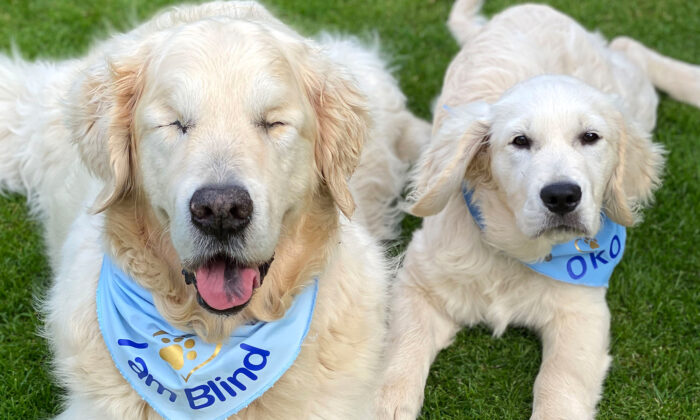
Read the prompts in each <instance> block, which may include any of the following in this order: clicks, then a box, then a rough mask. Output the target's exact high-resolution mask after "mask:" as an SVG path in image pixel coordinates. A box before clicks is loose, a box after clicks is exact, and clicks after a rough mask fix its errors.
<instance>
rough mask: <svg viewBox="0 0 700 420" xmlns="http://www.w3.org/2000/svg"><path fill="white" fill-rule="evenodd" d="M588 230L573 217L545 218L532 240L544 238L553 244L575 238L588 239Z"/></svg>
mask: <svg viewBox="0 0 700 420" xmlns="http://www.w3.org/2000/svg"><path fill="white" fill-rule="evenodd" d="M589 233H590V230H589V229H588V228H587V227H586V226H585V225H584V224H583V223H581V221H580V220H579V218H578V217H575V216H564V217H561V216H556V217H549V218H547V220H546V222H545V223H544V225H543V226H542V227H541V228H540V229H539V230H538V231H537V233H536V234H535V235H534V238H546V239H548V240H549V241H551V242H553V243H564V242H568V241H571V240H573V239H575V238H580V237H588V236H589Z"/></svg>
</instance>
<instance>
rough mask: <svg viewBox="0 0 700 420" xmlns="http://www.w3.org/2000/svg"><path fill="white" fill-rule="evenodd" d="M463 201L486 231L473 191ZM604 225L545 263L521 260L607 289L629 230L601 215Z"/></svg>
mask: <svg viewBox="0 0 700 420" xmlns="http://www.w3.org/2000/svg"><path fill="white" fill-rule="evenodd" d="M462 195H463V197H464V202H465V204H466V205H467V209H469V214H470V215H471V217H472V219H474V223H476V225H477V226H478V227H479V230H481V231H483V230H484V229H485V227H486V226H485V224H484V217H483V214H482V212H481V209H480V208H479V206H478V205H477V204H476V203H475V202H474V190H473V189H470V188H469V187H468V186H467V184H466V182H465V183H464V185H463V186H462ZM601 218H602V224H601V227H600V229H599V230H598V233H597V234H596V235H595V236H594V237H593V238H576V239H574V240H572V241H570V242H566V243H563V244H558V245H555V246H553V247H552V251H551V253H550V254H549V255H547V256H546V257H545V258H544V260H543V261H535V262H527V261H520V262H521V263H523V264H524V265H526V266H527V267H529V268H530V269H532V270H533V271H536V272H538V273H540V274H543V275H545V276H547V277H549V278H552V279H554V280H557V281H561V282H564V283H571V284H576V285H582V286H590V287H608V284H609V280H610V276H611V275H612V272H613V270H614V269H615V266H616V265H617V264H618V263H619V262H620V260H621V259H622V254H623V252H624V250H625V240H626V238H627V231H626V230H625V227H624V226H621V225H619V224H617V223H615V222H613V221H612V220H610V219H609V218H608V217H607V216H606V215H605V214H604V213H601Z"/></svg>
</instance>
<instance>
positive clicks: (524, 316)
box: [378, 0, 700, 420]
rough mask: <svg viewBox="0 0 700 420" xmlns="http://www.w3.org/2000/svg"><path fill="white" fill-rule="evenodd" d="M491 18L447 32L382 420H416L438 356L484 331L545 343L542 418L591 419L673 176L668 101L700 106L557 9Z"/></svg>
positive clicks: (685, 75)
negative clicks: (651, 211) (644, 238)
mask: <svg viewBox="0 0 700 420" xmlns="http://www.w3.org/2000/svg"><path fill="white" fill-rule="evenodd" d="M480 3H481V2H479V1H476V0H459V1H457V2H456V3H455V5H454V6H453V9H452V12H451V15H450V18H449V28H450V29H451V31H452V33H453V34H454V35H455V37H456V38H457V40H458V41H459V42H460V44H461V45H462V49H461V51H460V52H459V53H458V55H457V56H456V57H455V58H454V60H453V61H452V63H451V64H450V66H449V68H448V70H447V74H446V76H445V81H444V86H443V89H442V93H441V95H440V97H439V100H438V101H437V104H436V110H435V119H434V124H433V136H432V140H431V143H430V144H429V146H427V148H426V150H425V152H424V154H423V156H422V158H421V159H420V160H419V163H418V165H417V170H416V173H415V177H414V186H415V190H414V192H413V193H412V200H411V201H412V207H411V208H410V211H411V212H412V213H413V214H414V215H417V216H423V217H425V219H424V220H423V226H422V229H420V230H419V231H417V232H416V233H414V236H413V239H412V241H411V243H410V245H409V247H408V249H407V251H406V254H405V258H404V262H403V267H402V268H401V270H400V272H399V273H398V276H397V280H396V284H395V285H394V289H393V291H392V298H391V302H392V303H391V305H390V307H391V312H392V315H391V325H390V333H389V335H390V344H389V352H390V353H389V356H388V357H389V361H388V363H389V366H388V368H387V371H386V376H385V379H384V385H383V389H382V392H381V393H380V395H379V403H378V408H379V417H380V418H391V419H414V418H416V417H417V416H418V414H419V412H420V408H421V404H422V401H423V388H424V385H425V381H426V378H427V375H428V371H429V368H430V364H431V363H432V361H433V360H434V358H435V356H436V354H437V353H438V352H439V351H440V350H441V349H443V348H445V347H446V346H448V345H449V344H450V342H451V341H452V340H453V338H454V336H455V334H456V333H457V332H458V331H459V330H460V329H461V328H462V327H464V326H472V325H475V324H480V323H483V324H486V325H488V326H490V327H491V328H492V329H493V333H494V335H496V336H498V335H500V334H502V333H503V332H504V330H505V329H506V328H507V327H508V326H509V325H518V326H526V327H530V328H532V329H534V330H536V331H537V332H538V333H539V335H540V337H541V340H542V347H543V351H542V363H541V368H540V371H539V374H538V375H537V379H536V380H535V384H534V403H533V411H532V417H531V418H533V419H567V420H572V419H592V418H593V417H594V416H595V412H596V404H597V403H598V400H599V399H600V396H601V391H602V385H603V381H604V378H605V375H606V371H607V369H608V366H609V364H610V360H611V358H610V356H609V354H608V349H609V336H610V333H609V329H610V312H609V310H608V307H607V304H606V299H605V294H606V290H607V279H608V277H609V275H610V273H611V272H612V268H613V266H614V265H615V264H616V263H617V262H618V261H619V259H620V258H621V257H622V251H623V250H624V248H623V247H624V227H625V226H633V225H634V224H635V223H637V222H638V221H639V220H640V210H641V209H642V208H643V207H644V206H645V205H646V204H648V203H649V202H650V201H651V199H652V193H653V192H654V190H655V189H656V188H657V187H658V186H659V183H660V174H661V171H662V167H663V164H664V150H663V148H662V147H661V146H660V145H658V144H655V143H653V142H652V141H651V139H650V132H651V131H652V129H653V128H654V125H655V119H656V106H657V103H658V98H657V95H656V92H655V91H654V85H656V86H658V87H660V88H663V89H665V90H667V91H668V92H669V94H670V95H671V96H673V97H675V98H678V99H680V100H684V101H687V102H690V103H694V104H696V105H698V104H699V102H698V101H699V100H700V68H698V67H697V66H691V65H688V64H685V63H680V62H677V61H674V60H671V59H669V58H666V57H662V56H660V55H658V54H657V53H655V52H652V51H650V50H648V49H646V47H644V46H642V45H641V44H639V43H637V42H636V41H633V40H630V39H627V38H620V39H616V40H614V41H613V42H612V43H610V44H608V43H607V42H606V41H605V40H604V39H602V37H600V36H599V35H596V34H592V33H590V32H587V31H586V30H584V29H583V28H582V27H581V26H580V25H579V24H577V23H576V22H575V21H573V20H572V19H571V18H569V17H567V16H565V15H563V14H561V13H559V12H557V11H555V10H553V9H552V8H550V7H547V6H540V5H522V6H516V7H512V8H509V9H507V10H505V11H503V12H501V13H499V14H497V15H496V16H494V17H493V18H492V19H491V20H489V21H487V20H486V19H485V18H483V17H481V16H478V15H477V14H478V11H479V9H480ZM601 238H605V240H601ZM564 248H566V249H568V250H569V251H567V252H569V253H568V254H567V253H560V252H559V251H558V250H560V249H564ZM562 257H564V258H565V259H562ZM547 267H550V268H551V267H555V268H557V269H558V270H559V271H558V272H557V273H554V272H552V273H549V272H547V273H543V271H546V270H548V268H547ZM598 273H602V274H603V275H600V276H599V275H598ZM562 275H563V277H562Z"/></svg>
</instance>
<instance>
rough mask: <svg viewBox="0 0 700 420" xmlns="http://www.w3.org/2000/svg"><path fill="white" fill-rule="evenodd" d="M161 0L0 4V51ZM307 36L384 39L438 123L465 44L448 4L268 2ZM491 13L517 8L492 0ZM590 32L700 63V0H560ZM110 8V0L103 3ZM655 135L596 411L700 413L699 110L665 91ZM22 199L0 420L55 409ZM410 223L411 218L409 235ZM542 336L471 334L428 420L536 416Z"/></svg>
mask: <svg viewBox="0 0 700 420" xmlns="http://www.w3.org/2000/svg"><path fill="white" fill-rule="evenodd" d="M167 3H170V2H169V1H165V0H156V1H148V2H146V1H137V0H112V1H110V2H103V1H98V0H82V1H69V0H60V1H59V0H26V1H25V0H0V50H2V51H4V52H8V51H9V50H10V45H11V42H12V41H13V40H14V42H15V43H16V44H17V46H18V47H19V50H20V51H22V53H23V54H24V55H25V56H27V57H31V58H35V57H43V58H60V57H72V56H76V55H80V54H82V53H84V52H85V51H86V50H87V48H88V46H89V44H90V42H91V40H93V39H94V38H95V37H96V36H100V35H104V34H106V33H108V31H109V30H111V29H113V30H124V29H128V28H129V27H130V26H131V25H130V23H129V22H132V21H133V20H134V19H139V20H141V19H145V18H147V17H149V16H151V15H152V14H153V13H154V12H155V11H156V10H158V9H159V8H161V7H162V6H163V5H165V4H167ZM265 3H266V4H268V5H269V6H270V7H271V8H272V9H273V11H275V12H276V13H277V14H278V16H279V17H280V18H282V20H284V21H285V22H288V23H290V24H292V25H293V26H295V27H296V28H298V29H300V30H301V31H302V32H303V33H305V34H314V33H316V32H317V31H319V30H321V29H328V30H337V31H343V32H350V33H354V34H359V35H361V36H363V37H366V38H368V39H369V38H372V36H373V34H374V33H377V34H378V35H379V38H380V39H381V44H382V48H383V50H384V51H385V52H386V53H387V55H388V56H389V57H391V59H392V62H393V63H394V65H395V67H396V74H397V76H398V77H399V78H400V80H401V86H402V88H403V89H404V92H405V93H406V95H407V96H408V98H409V103H410V106H411V108H412V109H413V110H414V111H415V112H416V113H418V114H419V115H421V116H423V117H425V118H430V102H431V100H432V99H433V98H434V97H435V96H436V95H437V94H438V93H439V90H440V86H441V84H442V77H443V74H444V71H445V68H446V66H447V64H448V63H449V61H450V59H451V57H452V56H453V55H454V54H455V53H456V52H457V46H456V44H455V43H454V41H453V40H452V39H451V38H450V36H449V33H448V31H447V29H446V28H445V26H444V22H445V20H446V18H447V13H448V11H449V9H450V7H451V4H452V1H447V0H374V1H373V0H363V1H361V0H266V1H265ZM486 3H487V4H486V11H487V12H488V13H495V12H497V11H499V10H502V9H503V8H504V7H506V6H508V5H510V4H511V3H513V2H512V1H507V0H493V1H491V0H487V1H486ZM550 3H551V4H552V5H554V6H555V7H557V8H558V9H560V10H562V11H565V12H567V13H569V14H570V15H572V16H573V17H574V18H576V19H578V20H579V21H580V22H582V23H583V24H584V25H585V26H586V27H588V28H590V29H594V28H597V29H599V30H600V31H601V32H602V33H603V34H604V35H606V36H607V37H609V38H612V37H614V36H617V35H621V34H626V35H629V36H632V37H634V38H636V39H639V40H641V41H642V42H644V43H645V44H647V45H649V46H651V47H652V48H655V49H656V50H659V51H660V52H662V53H663V54H666V55H669V56H672V57H675V58H678V59H682V60H685V61H689V62H695V63H700V2H698V1H688V0H616V1H606V0H577V1H573V0H569V1H565V0H553V1H550ZM107 4H108V5H107ZM656 139H657V141H659V142H661V143H663V144H665V145H666V147H667V148H668V150H669V151H670V154H669V159H668V165H667V170H666V175H665V183H664V186H663V188H662V189H661V190H660V191H659V192H658V193H657V195H656V197H657V200H656V205H655V206H654V207H653V208H651V209H649V210H648V211H647V212H646V219H645V221H644V223H643V224H642V225H640V226H639V227H637V228H635V229H631V230H630V231H629V242H628V247H627V251H626V256H625V258H624V259H623V261H622V263H621V265H620V266H619V267H618V269H617V270H616V273H615V275H614V276H613V278H612V281H611V287H610V290H609V294H608V302H609V304H610V308H611V312H612V354H613V357H614V361H613V364H612V368H611V370H610V373H609V376H608V378H607V381H606V383H605V392H604V396H603V399H602V401H601V403H600V415H599V417H600V418H601V419H621V418H629V419H642V418H643V419H648V418H663V419H681V418H688V419H691V418H695V419H697V418H700V251H699V250H698V245H697V242H696V241H698V240H700V216H699V214H700V111H699V110H697V109H694V108H692V107H690V106H687V105H683V104H680V103H677V102H675V101H673V100H670V99H668V98H667V97H665V96H664V97H663V99H662V101H661V105H660V108H659V118H658V128H657V130H656ZM23 203H24V201H23V198H22V197H5V198H0V285H1V286H2V287H0V395H1V396H2V397H0V418H1V419H25V418H43V417H47V416H51V415H53V414H55V413H56V412H57V410H58V404H59V401H60V397H59V396H60V389H59V388H58V387H56V386H55V385H53V384H52V379H51V377H50V374H49V371H48V360H49V354H48V352H47V348H46V344H45V342H44V340H43V339H41V338H39V337H38V335H37V329H38V326H39V324H40V320H39V317H38V314H37V312H36V311H35V310H34V308H33V304H34V297H36V296H38V295H40V294H41V293H42V291H43V290H45V289H46V287H47V284H48V282H49V279H50V272H49V267H48V264H47V262H46V260H45V258H44V256H43V253H42V242H41V237H40V231H39V227H38V226H37V225H36V224H35V223H34V222H32V221H31V220H30V219H28V217H27V215H26V209H25V207H24V204H23ZM416 224H417V221H416V220H415V219H410V220H407V221H406V222H405V223H404V226H405V231H406V237H409V232H410V230H411V229H412V227H414V226H416ZM540 351H541V349H540V345H539V342H538V340H537V337H536V336H535V335H534V334H532V333H531V332H528V331H526V330H522V329H511V330H509V331H508V332H507V333H506V334H505V336H504V337H502V338H500V339H494V338H492V337H491V336H490V334H489V331H488V330H486V329H485V328H475V329H471V330H465V331H462V332H461V333H460V334H459V335H458V337H457V340H456V342H455V343H454V344H453V345H452V346H451V347H450V348H449V349H447V350H445V351H443V352H442V353H441V354H440V355H439V357H438V359H437V361H436V363H435V364H434V366H433V369H432V370H431V373H430V377H429V379H428V384H427V388H426V398H425V405H424V410H423V417H424V418H425V419H471V418H481V419H511V418H512V419H522V418H527V417H528V416H529V412H530V410H531V404H532V396H531V394H532V384H533V382H534V379H535V375H536V373H537V369H538V366H539V363H540Z"/></svg>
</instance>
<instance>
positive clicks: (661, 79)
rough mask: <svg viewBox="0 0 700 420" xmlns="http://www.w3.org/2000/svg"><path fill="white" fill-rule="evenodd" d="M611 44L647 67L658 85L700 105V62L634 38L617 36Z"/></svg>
mask: <svg viewBox="0 0 700 420" xmlns="http://www.w3.org/2000/svg"><path fill="white" fill-rule="evenodd" d="M610 48H612V49H613V50H617V51H620V52H622V53H623V54H625V55H626V56H627V57H628V58H629V59H630V60H632V61H633V62H634V63H635V64H637V65H638V66H639V67H640V68H641V69H643V70H644V71H645V72H646V74H647V76H648V77H649V79H650V80H651V82H652V83H653V84H654V86H656V87H657V88H659V89H661V90H663V91H664V92H666V93H668V94H669V95H671V97H673V98H674V99H677V100H679V101H682V102H686V103H688V104H691V105H695V106H696V107H698V108H700V66H696V65H692V64H688V63H684V62H682V61H678V60H674V59H672V58H669V57H665V56H663V55H661V54H659V53H657V52H656V51H654V50H652V49H650V48H647V47H645V46H644V45H642V44H641V43H640V42H637V41H635V40H634V39H632V38H627V37H618V38H615V39H614V40H613V41H612V42H611V43H610Z"/></svg>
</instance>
